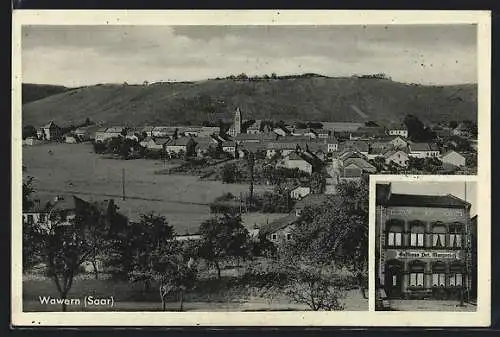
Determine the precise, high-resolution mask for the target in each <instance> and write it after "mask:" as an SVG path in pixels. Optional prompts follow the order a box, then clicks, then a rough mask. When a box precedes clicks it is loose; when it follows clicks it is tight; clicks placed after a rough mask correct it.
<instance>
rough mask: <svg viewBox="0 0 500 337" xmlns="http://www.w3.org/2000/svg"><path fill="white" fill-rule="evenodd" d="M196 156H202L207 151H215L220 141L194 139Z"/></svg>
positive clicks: (202, 138) (208, 138) (211, 138)
mask: <svg viewBox="0 0 500 337" xmlns="http://www.w3.org/2000/svg"><path fill="white" fill-rule="evenodd" d="M195 143H196V147H195V149H196V154H197V156H200V157H202V156H204V155H205V154H206V153H207V152H208V151H209V149H217V148H218V147H219V146H220V141H219V140H217V139H216V138H214V137H210V136H208V137H196V140H195Z"/></svg>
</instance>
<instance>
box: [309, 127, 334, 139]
mask: <svg viewBox="0 0 500 337" xmlns="http://www.w3.org/2000/svg"><path fill="white" fill-rule="evenodd" d="M312 132H313V133H314V134H315V135H316V138H318V139H328V138H329V137H330V135H331V134H332V131H330V130H326V129H312Z"/></svg>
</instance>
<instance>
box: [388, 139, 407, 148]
mask: <svg viewBox="0 0 500 337" xmlns="http://www.w3.org/2000/svg"><path fill="white" fill-rule="evenodd" d="M388 143H390V144H392V146H393V148H394V149H406V148H407V147H408V142H407V141H406V140H404V139H403V138H401V137H400V136H395V137H391V139H389V140H388Z"/></svg>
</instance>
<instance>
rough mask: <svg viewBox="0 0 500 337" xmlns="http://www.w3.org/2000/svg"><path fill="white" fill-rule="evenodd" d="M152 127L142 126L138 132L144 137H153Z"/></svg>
mask: <svg viewBox="0 0 500 337" xmlns="http://www.w3.org/2000/svg"><path fill="white" fill-rule="evenodd" d="M154 128H155V127H154V126H144V127H143V128H142V129H141V130H140V132H141V134H143V135H145V136H146V137H153V130H154Z"/></svg>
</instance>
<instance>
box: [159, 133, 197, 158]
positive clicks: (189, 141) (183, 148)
mask: <svg viewBox="0 0 500 337" xmlns="http://www.w3.org/2000/svg"><path fill="white" fill-rule="evenodd" d="M194 149H195V142H194V140H193V138H191V137H181V138H178V139H174V140H171V141H170V142H167V143H166V144H165V151H166V152H167V153H176V154H178V153H180V152H184V153H185V154H189V153H190V152H191V150H192V152H194ZM193 154H194V153H193Z"/></svg>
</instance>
